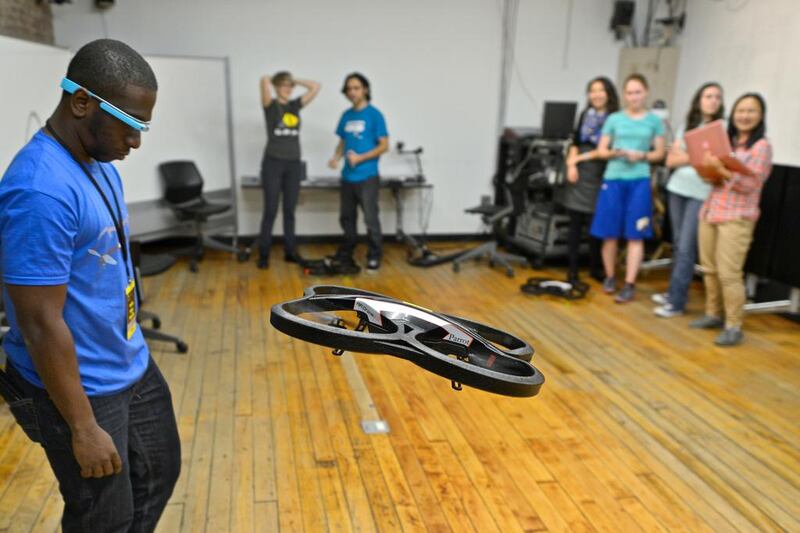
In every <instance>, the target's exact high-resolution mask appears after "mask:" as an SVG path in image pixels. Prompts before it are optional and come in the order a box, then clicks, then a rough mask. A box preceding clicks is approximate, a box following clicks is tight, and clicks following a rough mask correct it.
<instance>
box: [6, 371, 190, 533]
mask: <svg viewBox="0 0 800 533" xmlns="http://www.w3.org/2000/svg"><path fill="white" fill-rule="evenodd" d="M6 373H7V375H8V377H9V380H10V381H12V382H13V383H14V384H15V386H16V387H17V389H19V390H20V391H22V392H23V395H24V396H25V397H27V398H30V399H32V400H33V401H32V402H31V408H30V409H28V410H26V411H25V413H24V414H21V412H20V411H16V412H15V416H17V421H18V422H19V423H20V425H21V426H23V428H24V429H25V431H26V433H27V434H28V436H29V437H31V438H32V439H33V440H35V441H36V442H38V443H39V444H41V446H42V447H43V448H44V450H45V453H46V454H47V460H48V461H49V462H50V466H51V467H52V469H53V473H55V476H56V478H57V479H58V485H59V490H60V491H61V495H62V496H63V498H64V515H63V517H62V519H61V526H62V530H63V531H64V533H70V532H90V533H100V532H103V533H105V532H122V531H126V532H145V531H148V532H149V531H153V530H154V529H155V527H156V524H157V523H158V519H159V518H160V517H161V513H162V512H163V511H164V507H165V506H166V505H167V501H168V500H169V497H170V495H171V494H172V490H173V488H174V487H175V483H176V482H177V481H178V474H179V473H180V469H181V445H180V440H179V438H178V427H177V424H176V422H175V413H174V411H173V409H172V396H171V395H170V392H169V387H168V385H167V382H166V381H165V380H164V377H163V376H162V375H161V372H160V371H159V369H158V366H157V365H156V363H155V361H153V360H152V359H151V360H150V364H149V366H148V368H147V371H146V372H145V374H144V376H142V378H141V379H140V380H139V381H138V382H137V383H135V384H134V385H133V386H132V387H131V388H129V389H127V390H125V391H122V392H119V393H116V394H113V395H111V396H101V397H93V398H89V401H90V402H91V404H92V410H93V411H94V416H95V418H96V419H97V423H98V424H99V425H100V427H102V428H103V429H104V430H105V431H106V432H107V433H108V434H109V435H111V438H112V439H113V441H114V444H115V445H116V447H117V451H118V453H119V455H120V457H121V458H122V472H121V473H119V474H114V475H111V476H106V477H102V478H88V479H85V478H82V477H81V475H80V466H78V462H77V461H76V460H75V456H74V455H73V453H72V439H71V434H70V429H69V426H68V425H67V423H66V422H65V421H64V419H63V418H62V417H61V414H60V413H59V412H58V410H57V409H56V407H55V405H54V404H53V402H52V401H51V400H50V398H49V397H48V395H47V392H46V391H44V390H43V389H39V388H37V387H35V386H33V385H31V384H30V383H28V382H27V381H26V380H25V378H23V377H22V376H20V374H19V373H18V372H17V371H16V370H15V369H14V368H13V367H12V366H11V365H10V364H9V365H7V370H6Z"/></svg>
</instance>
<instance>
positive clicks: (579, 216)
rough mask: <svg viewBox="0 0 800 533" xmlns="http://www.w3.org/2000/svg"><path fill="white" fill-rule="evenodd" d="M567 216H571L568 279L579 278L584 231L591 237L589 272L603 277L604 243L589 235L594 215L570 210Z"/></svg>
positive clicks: (568, 238)
mask: <svg viewBox="0 0 800 533" xmlns="http://www.w3.org/2000/svg"><path fill="white" fill-rule="evenodd" d="M567 214H568V215H569V228H568V232H567V255H568V256H569V274H568V277H569V278H570V279H577V278H578V265H579V259H580V250H581V240H582V238H583V235H584V229H585V230H586V233H587V236H588V237H589V272H590V273H591V274H592V276H600V275H602V273H603V260H602V259H601V257H600V248H601V245H602V241H601V240H600V239H597V238H595V237H592V236H591V235H588V230H589V227H590V226H591V224H592V216H593V215H592V213H581V212H579V211H573V210H571V209H568V210H567Z"/></svg>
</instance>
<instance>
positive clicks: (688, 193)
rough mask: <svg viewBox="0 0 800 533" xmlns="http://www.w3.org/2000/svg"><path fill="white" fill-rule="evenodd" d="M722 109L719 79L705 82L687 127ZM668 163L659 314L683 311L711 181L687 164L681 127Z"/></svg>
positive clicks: (717, 115) (715, 117)
mask: <svg viewBox="0 0 800 533" xmlns="http://www.w3.org/2000/svg"><path fill="white" fill-rule="evenodd" d="M724 112H725V108H724V106H723V103H722V87H720V85H719V84H718V83H714V82H710V83H706V84H704V85H703V86H702V87H700V88H699V89H698V90H697V92H696V93H695V94H694V97H693V98H692V105H691V107H690V108H689V114H688V115H687V116H686V130H691V129H694V128H696V127H698V126H702V125H703V124H705V123H708V122H711V121H714V120H719V119H721V118H722V117H723V116H724ZM667 166H668V167H670V168H674V169H675V171H674V172H673V173H672V176H671V177H670V179H669V183H668V184H667V191H668V195H669V219H670V222H671V224H672V274H671V275H670V279H669V291H668V292H666V293H664V294H656V295H653V301H654V302H655V303H657V304H659V306H658V307H656V308H655V309H654V310H653V312H654V313H655V314H656V316H660V317H662V318H671V317H674V316H678V315H682V314H683V312H684V308H685V307H686V300H687V298H688V295H689V285H691V283H692V277H693V276H694V264H695V261H696V259H697V224H698V216H699V213H700V208H701V207H702V206H703V202H704V201H705V199H706V198H707V197H708V194H709V193H710V192H711V185H709V184H708V183H706V182H705V181H703V179H702V178H701V177H700V175H699V174H698V173H697V171H696V170H695V169H694V167H692V166H691V165H690V164H689V155H688V154H687V153H686V151H685V149H684V147H683V131H681V132H680V133H679V134H678V136H677V138H676V139H675V142H674V143H673V145H672V148H671V149H670V151H669V155H667Z"/></svg>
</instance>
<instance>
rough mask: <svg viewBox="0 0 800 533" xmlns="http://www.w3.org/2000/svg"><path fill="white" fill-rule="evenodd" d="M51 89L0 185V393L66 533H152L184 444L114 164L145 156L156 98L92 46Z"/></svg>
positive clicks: (124, 56) (129, 53) (145, 71)
mask: <svg viewBox="0 0 800 533" xmlns="http://www.w3.org/2000/svg"><path fill="white" fill-rule="evenodd" d="M55 89H56V88H55V87H53V90H55ZM61 89H63V92H62V93H61V99H60V101H59V103H58V105H57V107H56V109H55V111H54V112H53V114H52V115H51V116H50V118H49V119H48V120H47V122H46V125H45V128H43V129H42V130H40V131H39V132H37V133H36V135H34V136H33V138H32V139H31V140H30V141H29V142H28V144H26V145H25V146H24V147H23V148H22V150H20V151H19V153H17V155H16V157H15V158H14V160H13V161H12V162H11V165H9V167H8V169H7V170H6V172H5V174H4V175H3V179H2V181H0V275H2V280H3V283H4V290H3V299H4V303H5V309H6V313H7V317H8V322H9V326H10V330H9V332H8V333H7V334H6V336H5V338H4V339H3V348H4V349H5V352H6V354H7V356H8V362H7V365H6V369H5V372H2V371H0V385H2V386H1V387H0V393H2V394H3V396H4V397H5V399H6V400H7V401H8V403H9V407H10V408H11V411H12V413H13V414H14V418H15V419H16V420H17V422H18V423H19V425H20V426H21V427H22V429H23V430H24V431H25V433H26V434H27V435H28V437H30V438H31V440H33V441H35V442H37V443H39V444H41V446H42V447H43V448H44V450H45V453H46V455H47V459H48V461H49V463H50V466H51V467H52V469H53V473H54V474H55V476H56V478H57V479H58V486H59V490H60V491H61V495H62V496H63V498H64V514H63V516H62V522H61V525H62V530H63V531H64V532H65V533H67V532H77V531H98V532H99V531H153V530H154V529H155V527H156V523H157V522H158V519H159V517H160V516H161V513H162V511H163V510H164V507H165V506H166V504H167V501H168V500H169V497H170V495H171V494H172V490H173V488H174V486H175V483H176V482H177V479H178V474H179V472H180V464H181V451H180V440H179V438H178V430H177V424H176V422H175V413H174V411H173V407H172V399H171V396H170V391H169V387H168V386H167V383H166V381H165V380H164V377H163V376H162V375H161V372H160V371H159V369H158V366H156V363H155V362H154V361H153V359H152V358H151V357H150V352H149V350H148V348H147V345H146V344H145V340H144V337H143V336H142V332H141V330H140V329H139V328H138V327H137V324H136V305H137V304H136V301H135V290H134V285H133V283H134V281H133V280H134V275H133V265H132V263H131V260H130V248H129V246H128V242H129V235H130V230H129V227H128V214H127V211H126V209H125V200H124V197H123V191H122V180H121V179H120V176H119V174H118V173H117V170H116V169H115V168H114V166H113V165H112V164H111V163H110V162H111V161H114V160H118V159H124V158H125V156H126V155H127V154H128V153H129V152H130V150H131V149H136V148H139V146H140V145H141V132H142V131H147V130H148V129H149V121H150V117H151V115H152V110H153V106H154V105H155V100H156V92H157V89H158V86H157V83H156V78H155V75H154V74H153V71H152V70H151V68H150V65H148V64H147V62H146V61H145V59H144V58H143V57H142V56H141V55H139V54H138V53H137V52H136V51H135V50H133V49H132V48H130V47H129V46H127V45H126V44H124V43H121V42H119V41H114V40H111V39H100V40H97V41H92V42H90V43H89V44H87V45H85V46H84V47H82V48H81V49H80V50H78V52H77V53H76V54H75V56H74V57H73V58H72V60H71V61H70V63H69V66H68V68H67V75H66V77H65V78H64V79H63V80H62V82H61Z"/></svg>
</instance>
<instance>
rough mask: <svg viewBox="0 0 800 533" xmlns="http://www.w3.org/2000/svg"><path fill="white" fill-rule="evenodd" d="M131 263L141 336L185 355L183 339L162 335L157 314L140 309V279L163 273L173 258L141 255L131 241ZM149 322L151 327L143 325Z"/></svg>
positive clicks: (185, 345)
mask: <svg viewBox="0 0 800 533" xmlns="http://www.w3.org/2000/svg"><path fill="white" fill-rule="evenodd" d="M130 247H131V262H132V263H133V273H134V277H135V279H136V298H137V299H138V300H139V313H138V314H137V315H136V321H137V322H138V323H139V327H141V328H142V335H144V338H145V339H150V340H157V341H164V342H170V343H173V344H174V345H175V349H177V350H178V352H179V353H186V352H188V351H189V345H188V344H186V343H185V342H184V341H183V339H181V338H180V337H176V336H175V335H170V334H169V333H164V332H163V331H160V330H161V317H159V316H158V315H157V314H155V313H153V312H151V311H147V310H145V309H143V308H142V306H143V305H144V287H143V285H142V277H144V276H154V275H156V274H160V273H161V272H165V271H166V270H168V269H169V268H170V267H171V266H172V265H174V264H175V261H176V259H175V257H174V256H171V255H166V254H159V255H150V254H142V253H141V244H140V243H139V242H138V241H131V244H130ZM147 321H150V323H151V325H152V327H150V328H147V327H145V326H144V323H145V322H147Z"/></svg>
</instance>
